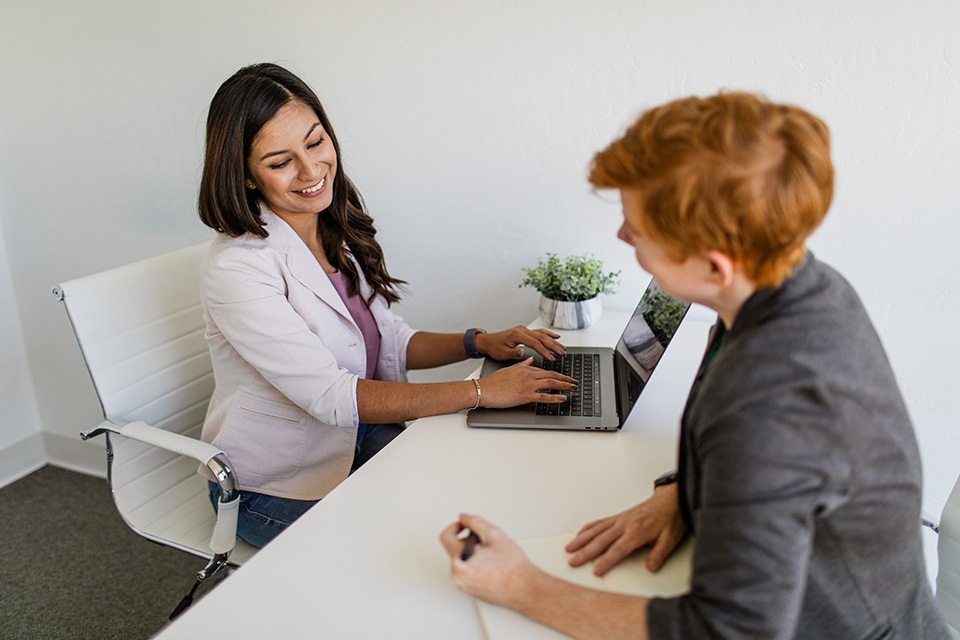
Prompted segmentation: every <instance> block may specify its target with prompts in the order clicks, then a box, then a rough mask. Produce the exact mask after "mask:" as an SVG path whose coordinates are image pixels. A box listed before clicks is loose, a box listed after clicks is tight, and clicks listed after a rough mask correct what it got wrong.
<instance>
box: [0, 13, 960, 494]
mask: <svg viewBox="0 0 960 640" xmlns="http://www.w3.org/2000/svg"><path fill="white" fill-rule="evenodd" d="M0 1H2V2H3V5H4V6H2V7H0V9H2V11H0V15H3V16H4V17H3V20H2V21H0V60H2V61H3V62H2V63H0V87H2V89H0V222H2V227H3V229H4V235H3V240H4V242H5V244H6V253H7V259H8V260H9V268H10V272H11V274H12V279H13V283H14V289H15V296H16V297H15V300H16V303H17V305H16V307H14V308H15V309H17V310H18V312H19V318H20V323H21V324H22V327H23V336H24V343H25V345H26V354H27V357H28V359H29V373H30V375H31V376H32V380H33V384H34V386H35V388H36V394H37V396H38V397H39V398H40V399H41V402H40V405H39V413H40V421H41V423H42V425H43V427H42V428H43V433H44V440H45V443H46V446H47V450H48V455H49V456H50V457H51V459H53V460H54V461H56V462H58V463H61V464H72V465H75V466H84V465H85V464H87V461H88V460H93V458H91V457H88V454H87V451H86V449H83V448H82V447H89V446H90V445H82V446H81V445H80V444H79V443H78V442H77V439H76V433H77V431H79V430H80V429H82V428H85V427H87V426H89V425H90V424H92V422H93V421H95V420H96V419H97V417H98V415H97V409H96V404H95V402H94V401H93V397H92V391H91V389H90V387H89V383H88V382H87V381H86V378H85V376H84V372H83V369H82V365H81V363H80V359H79V356H78V355H77V353H76V348H75V346H74V345H73V344H72V343H71V341H70V337H69V333H68V328H67V324H66V320H65V318H64V315H63V311H62V309H60V308H59V306H58V305H57V304H56V303H55V302H54V301H53V300H52V298H51V297H50V294H49V288H50V286H51V285H52V284H54V283H57V282H59V281H62V280H65V279H69V278H72V277H76V276H79V275H82V274H86V273H91V272H94V271H97V270H99V269H102V268H105V267H109V266H114V265H117V264H121V263H124V262H127V261H130V260H133V259H137V258H142V257H146V256H148V255H153V254H157V253H160V252H163V251H167V250H169V249H173V248H176V247H180V246H184V245H187V244H190V243H193V242H195V241H198V240H200V239H203V238H206V237H208V235H209V234H208V233H207V232H206V230H205V229H204V228H203V227H202V226H201V225H200V224H199V222H198V221H197V220H196V214H195V197H196V189H197V177H198V174H199V168H200V161H201V151H202V130H203V121H204V118H205V112H206V107H207V105H208V103H209V100H210V98H211V96H212V95H213V93H214V91H215V90H216V88H217V86H218V85H219V83H220V82H221V81H223V80H224V79H225V78H226V77H228V76H229V75H230V74H231V73H232V72H233V71H235V70H236V69H237V68H238V67H240V66H242V65H244V64H248V63H251V62H255V61H261V60H269V61H281V62H283V63H285V64H286V65H287V66H288V67H290V68H291V69H293V70H294V71H295V72H297V73H299V74H300V75H302V76H303V77H304V78H305V79H306V80H307V81H308V82H309V83H310V84H312V86H314V87H315V88H316V90H317V91H318V93H319V94H320V96H321V98H322V99H323V100H324V101H325V103H326V106H327V108H328V111H329V113H330V115H331V118H332V119H333V122H334V123H335V126H336V128H337V132H338V135H339V137H340V141H341V145H342V147H343V151H344V161H345V166H346V167H347V169H348V170H349V172H350V174H351V175H352V177H353V178H354V180H355V181H356V182H357V184H358V185H359V187H360V188H361V191H362V193H363V194H364V196H365V198H366V200H367V203H368V205H369V206H370V209H371V211H372V213H373V214H374V216H375V217H376V218H377V221H378V224H379V227H380V229H381V232H382V233H381V236H380V237H381V238H382V242H383V244H384V246H385V248H386V250H387V255H388V257H389V264H390V268H391V270H392V272H393V273H394V274H395V275H397V276H399V277H402V278H404V279H407V280H409V282H410V283H411V288H412V294H411V295H410V296H409V297H408V298H407V299H406V300H405V302H404V303H403V304H402V305H401V311H402V313H403V314H404V315H405V316H406V317H407V319H408V320H409V321H411V322H412V323H413V324H415V325H420V326H427V327H430V328H434V329H438V330H462V329H464V328H466V327H468V326H473V325H479V326H485V327H488V328H489V327H498V326H503V325H507V324H514V323H518V322H524V321H527V320H528V319H530V318H531V317H532V315H533V314H534V305H535V300H536V294H535V292H533V291H531V290H518V289H517V283H518V282H519V280H520V277H521V274H520V268H521V267H522V266H527V265H530V264H532V263H533V262H535V260H536V258H537V257H538V256H540V255H542V254H544V253H545V252H546V251H556V252H559V253H561V254H566V253H571V252H579V251H584V250H588V251H593V252H595V253H597V254H599V255H601V256H602V257H604V258H605V259H606V260H607V262H608V266H610V267H612V268H623V269H624V273H625V277H624V292H623V293H621V294H620V295H618V296H616V297H613V298H611V299H609V300H608V301H607V303H608V304H609V305H611V306H612V307H616V308H621V309H622V308H626V307H628V306H629V305H630V302H631V301H632V300H633V299H634V297H635V295H636V292H637V291H638V290H639V288H640V287H641V286H643V284H645V277H644V276H643V274H642V273H640V272H639V270H638V269H637V268H636V267H635V265H634V264H633V261H632V257H631V253H630V251H629V250H628V249H627V248H626V247H624V246H620V245H619V244H618V243H617V242H616V241H615V239H614V233H615V230H616V227H617V224H618V209H617V206H616V205H615V204H613V203H612V198H609V197H597V196H595V195H593V194H591V193H590V191H589V189H588V187H587V184H586V182H585V179H584V177H585V172H586V166H587V163H588V161H589V158H590V157H591V155H592V154H593V153H594V152H595V151H596V150H598V149H599V148H601V147H603V146H604V145H605V144H606V143H607V142H608V141H609V140H610V139H611V138H613V137H614V136H615V135H617V134H618V133H619V132H620V131H621V130H622V129H623V128H624V127H625V126H626V125H627V124H628V123H629V122H630V121H631V120H632V119H633V118H634V117H635V116H636V115H637V114H638V112H639V111H640V110H641V109H642V108H644V107H648V106H652V105H654V104H656V103H659V102H662V101H664V100H666V99H669V98H674V97H679V96H683V95H687V94H690V93H699V94H704V93H711V92H714V91H716V90H717V89H719V88H721V87H730V88H742V89H749V90H757V91H762V92H764V93H766V94H767V95H769V96H770V97H772V98H774V99H776V100H786V101H795V102H797V103H799V104H801V105H803V106H806V107H808V108H809V109H811V110H812V111H814V112H815V113H817V114H819V115H821V116H822V117H823V118H824V119H825V120H826V121H827V122H828V124H829V125H830V126H831V128H832V131H833V135H834V142H835V152H834V157H835V161H836V166H837V171H838V189H837V197H836V201H835V204H834V207H833V209H832V212H831V214H830V216H829V217H828V219H827V222H826V224H825V225H824V227H823V228H822V229H821V230H820V231H818V232H817V234H816V235H815V236H814V238H813V240H812V242H811V245H812V247H813V248H814V250H815V251H816V252H817V253H818V255H819V256H820V257H821V258H823V259H825V260H827V261H828V262H831V263H833V264H834V265H835V266H837V267H838V268H839V269H840V270H841V271H843V272H844V273H845V274H846V275H847V276H848V277H849V278H850V280H851V281H852V282H853V283H854V285H855V286H856V287H857V289H858V290H859V291H860V292H861V294H862V296H863V299H864V301H865V302H866V304H867V307H868V309H869V311H870V313H871V315H872V317H873V318H874V321H875V322H876V324H877V328H878V329H879V331H880V334H881V336H882V338H883V339H884V341H885V344H886V345H887V348H888V350H889V354H890V357H891V360H892V361H893V364H894V367H895V369H896V371H897V373H898V376H899V379H900V382H901V384H902V388H903V391H904V393H905V395H906V397H907V400H908V403H909V406H910V410H911V412H912V415H913V417H914V420H915V423H916V428H917V433H918V436H919V439H920V443H921V448H922V453H923V458H924V463H925V471H926V481H927V486H926V498H925V508H926V509H927V511H929V512H930V513H939V510H940V508H941V507H942V505H943V503H944V501H945V499H946V497H947V494H948V492H949V489H950V487H951V486H952V484H953V482H954V480H955V479H956V476H957V473H958V463H957V460H958V455H957V453H958V451H960V442H958V439H960V438H958V435H957V430H956V428H955V426H954V424H955V422H956V420H957V418H958V417H960V394H958V393H957V392H956V391H955V389H954V383H955V381H956V378H957V376H956V375H955V373H954V371H955V367H956V364H955V363H957V362H960V336H958V332H957V331H956V329H955V323H956V319H957V317H958V315H960V314H958V313H957V311H958V304H960V302H958V300H960V297H958V295H957V294H958V286H960V277H958V276H960V259H958V257H957V251H956V249H955V248H954V246H953V245H954V239H955V238H957V237H958V235H960V216H958V215H957V213H958V209H960V206H958V205H960V193H958V189H957V187H956V176H957V175H958V171H960V108H958V107H960V71H958V67H960V45H958V41H960V40H958V38H957V37H956V34H957V33H958V32H960V4H958V3H956V2H955V1H954V0H925V1H924V2H920V3H909V6H908V4H907V3H904V2H889V1H887V2H876V1H867V0H849V1H847V2H836V1H835V0H783V1H780V2H768V1H761V0H757V1H754V0H727V1H726V2H722V3H720V2H714V3H708V2H702V1H697V0H675V1H673V2H637V1H636V0H631V1H617V0H597V1H595V2H591V3H585V2H581V1H577V2H572V1H568V0H526V1H524V0H513V1H507V0H501V1H491V2H474V3H466V2H445V1H440V0H434V1H427V0H422V1H408V2H388V1H386V0H352V1H351V2H335V1H332V0H309V1H304V2H299V1H293V0H278V1H277V2H273V3H269V4H265V3H262V2H253V1H251V0H231V1H229V2H227V1H226V0H207V1H205V2H195V1H191V2H185V1H184V0H170V1H168V2H163V3H145V2H129V1H126V0H124V1H120V0H113V1H111V0H90V1H88V2H83V3H77V2H68V1H66V0H36V1H34V2H30V3H25V2H13V0H0ZM0 257H2V254H0ZM0 263H2V261H0ZM4 299H9V298H8V297H6V296H4ZM9 308H10V307H5V311H4V314H9V313H10V311H7V310H6V309H9ZM0 322H2V325H0V328H7V327H8V326H13V324H14V323H13V322H12V321H11V320H8V319H6V315H5V316H4V318H3V319H2V320H0ZM13 340H14V342H16V338H15V337H14V338H13ZM14 362H17V363H22V358H19V359H18V358H16V357H15V358H14ZM15 366H16V370H17V372H18V374H20V375H26V374H27V371H28V367H27V366H26V364H17V365H15ZM458 372H459V370H457V371H454V372H448V373H449V374H450V375H454V374H456V373H458ZM17 379H19V378H17ZM4 393H5V394H6V393H7V392H6V391H5V392H4ZM13 395H17V393H11V394H10V395H9V396H5V397H11V396H13ZM27 407H28V411H27V412H28V413H29V404H28V405H27ZM11 420H12V418H11V416H10V415H8V414H7V412H4V413H3V414H2V415H0V421H2V422H0V425H2V428H3V432H4V433H6V432H7V431H8V429H10V428H11V427H9V426H8V422H11ZM3 442H4V441H0V446H3V445H2V443H3ZM97 446H98V447H99V445H97ZM91 464H94V463H91Z"/></svg>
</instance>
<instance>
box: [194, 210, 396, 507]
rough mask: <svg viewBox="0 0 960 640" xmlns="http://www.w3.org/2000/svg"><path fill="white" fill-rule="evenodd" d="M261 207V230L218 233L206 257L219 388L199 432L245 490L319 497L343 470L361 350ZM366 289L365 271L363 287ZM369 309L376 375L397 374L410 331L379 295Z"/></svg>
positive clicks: (333, 302)
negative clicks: (375, 335) (376, 344)
mask: <svg viewBox="0 0 960 640" xmlns="http://www.w3.org/2000/svg"><path fill="white" fill-rule="evenodd" d="M261 215H262V217H263V220H264V222H265V223H266V230H267V232H268V233H269V236H268V237H267V238H258V237H256V236H254V235H252V234H245V235H243V236H240V237H238V238H231V237H229V236H227V235H224V234H220V235H219V236H217V238H216V239H215V240H214V241H213V243H212V245H211V247H210V250H209V252H208V254H207V257H206V259H205V261H204V264H203V268H202V275H201V296H202V304H203V313H204V318H205V320H206V338H207V343H208V344H209V346H210V355H211V358H212V360H213V373H214V379H215V382H216V387H215V389H214V392H213V397H212V398H211V400H210V406H209V408H208V409H207V417H206V420H205V421H204V425H203V434H202V439H203V440H204V441H206V442H209V443H211V444H213V445H214V446H216V447H219V448H220V449H222V450H223V451H224V452H226V454H227V457H228V458H229V459H230V462H231V464H232V465H233V467H234V470H235V471H236V474H237V481H238V484H239V486H240V489H241V490H243V489H246V490H249V491H256V492H257V493H265V494H268V495H274V496H280V497H284V498H293V499H297V500H317V499H320V498H322V497H324V496H325V495H327V493H329V492H330V491H331V490H332V489H333V488H334V487H335V486H337V485H338V484H339V483H340V482H342V481H343V480H344V479H345V478H346V477H347V476H348V475H349V473H350V466H351V464H352V462H353V455H354V449H355V445H356V437H357V426H358V417H357V380H358V379H359V378H360V377H362V376H363V375H364V372H365V371H366V366H367V362H366V360H367V355H366V348H365V346H364V341H363V335H362V334H361V333H360V328H359V327H358V326H357V324H356V323H355V322H354V320H353V318H352V317H351V316H350V312H349V311H348V310H347V307H346V305H344V303H343V300H342V299H341V298H340V295H339V294H338V293H337V290H336V289H335V288H334V287H333V284H332V283H331V282H330V279H329V278H328V277H327V274H326V273H324V271H323V269H322V268H321V267H320V265H319V263H318V262H317V260H316V258H314V256H313V254H312V253H311V252H310V250H309V249H308V248H307V246H306V245H305V244H304V243H303V241H302V240H301V239H300V237H299V236H297V234H296V233H295V232H294V231H293V229H292V228H290V226H289V225H288V224H287V223H286V222H284V221H283V220H281V219H280V218H279V217H277V216H276V214H274V213H273V212H272V211H270V210H269V209H267V208H266V207H263V208H262V209H261ZM370 293H371V289H370V286H369V285H368V284H367V283H366V281H363V282H362V286H361V295H362V296H363V297H364V299H366V298H367V297H368V296H369V295H370ZM370 310H371V312H372V313H373V317H374V319H375V320H376V322H377V326H378V328H379V329H380V339H381V341H380V355H379V358H378V360H377V367H376V374H375V377H376V379H378V380H385V381H392V382H396V381H400V380H402V379H403V374H404V373H405V372H406V353H407V345H408V344H409V342H410V338H411V336H412V335H413V334H414V331H413V330H412V329H411V328H410V327H408V326H407V325H406V323H404V322H403V320H402V319H401V318H400V317H398V316H396V315H394V314H393V313H392V312H391V311H390V310H389V309H388V308H387V305H386V303H385V302H384V301H383V300H382V299H381V298H379V297H377V298H375V299H374V301H373V302H372V304H371V305H370ZM201 471H205V468H204V469H202V470H201ZM204 475H206V476H207V477H208V478H210V479H212V477H211V476H209V474H208V473H204Z"/></svg>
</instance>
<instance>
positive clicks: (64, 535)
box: [0, 466, 226, 640]
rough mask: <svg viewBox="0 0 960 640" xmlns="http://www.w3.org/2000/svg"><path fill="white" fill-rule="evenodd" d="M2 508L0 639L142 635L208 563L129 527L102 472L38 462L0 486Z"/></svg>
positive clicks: (156, 625) (160, 621)
mask: <svg viewBox="0 0 960 640" xmlns="http://www.w3.org/2000/svg"><path fill="white" fill-rule="evenodd" d="M0 514H2V516H0V638H3V639H4V640H19V639H21V638H22V639H30V640H36V639H47V638H50V639H60V638H70V639H74V638H91V639H94V638H95V639H97V640H112V639H117V640H137V639H140V638H149V637H151V636H152V635H154V634H155V633H157V632H158V631H159V630H160V629H161V627H163V625H164V624H165V623H166V622H167V616H169V615H170V612H171V611H172V610H173V608H174V607H175V606H176V604H177V603H178V602H179V601H180V598H182V597H183V596H184V595H186V593H187V591H188V590H189V589H190V587H191V586H192V585H193V581H194V577H195V575H196V573H197V571H199V570H200V569H201V568H203V566H204V564H205V561H204V560H203V558H198V557H195V556H192V555H189V554H186V553H183V552H180V551H177V550H174V549H169V548H167V547H162V546H160V545H157V544H153V543H151V542H148V541H147V540H144V539H143V538H141V537H140V536H138V535H137V534H135V533H133V532H132V531H131V530H130V529H129V528H127V526H126V525H125V524H124V523H123V521H122V520H121V519H120V516H119V515H118V514H117V511H116V508H115V507H114V505H113V500H112V499H111V497H110V492H109V489H108V488H107V483H106V482H105V481H104V480H103V479H102V478H93V477H90V476H86V475H83V474H79V473H74V472H72V471H65V470H63V469H59V468H56V467H51V466H47V467H43V468H42V469H40V470H38V471H36V472H34V473H32V474H30V475H28V476H26V477H25V478H22V479H20V480H18V481H16V482H14V483H12V484H9V485H7V486H6V487H3V488H2V489H0ZM225 575H226V573H225V572H222V574H221V576H216V577H215V578H214V579H213V584H210V585H206V584H205V585H204V586H202V587H201V588H200V591H199V592H198V594H197V596H198V597H200V596H202V595H203V594H204V593H206V592H207V591H209V589H210V588H212V587H213V586H215V582H216V581H217V580H218V579H222V576H225Z"/></svg>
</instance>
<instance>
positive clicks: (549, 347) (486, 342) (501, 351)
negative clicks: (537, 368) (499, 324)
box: [476, 326, 565, 362]
mask: <svg viewBox="0 0 960 640" xmlns="http://www.w3.org/2000/svg"><path fill="white" fill-rule="evenodd" d="M559 337H560V335H559V334H556V333H554V332H552V331H548V330H546V329H528V328H527V327H523V326H517V327H514V328H512V329H506V330H504V331H497V332H495V333H477V335H476V342H477V349H479V351H480V353H483V354H486V355H488V356H490V357H491V358H493V359H494V360H519V359H520V358H522V357H523V349H521V348H520V345H525V346H527V347H530V348H531V349H533V350H534V351H536V352H537V353H539V354H540V355H541V356H543V357H544V358H546V359H547V360H549V361H551V362H552V361H553V360H554V354H561V355H562V354H563V353H565V350H564V348H563V345H562V344H560V343H559V342H557V338H559Z"/></svg>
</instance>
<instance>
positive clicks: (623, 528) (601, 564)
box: [566, 484, 686, 576]
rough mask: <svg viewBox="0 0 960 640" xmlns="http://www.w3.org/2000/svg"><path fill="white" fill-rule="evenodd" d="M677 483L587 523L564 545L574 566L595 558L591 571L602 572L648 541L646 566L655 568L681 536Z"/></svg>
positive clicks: (682, 533) (598, 573) (682, 527)
mask: <svg viewBox="0 0 960 640" xmlns="http://www.w3.org/2000/svg"><path fill="white" fill-rule="evenodd" d="M685 532H686V527H685V526H684V524H683V519H682V518H681V517H680V507H679V502H678V496H677V485H676V484H668V485H665V486H662V487H658V488H657V489H655V490H654V492H653V495H652V496H650V498H648V499H647V500H645V501H644V502H641V503H640V504H638V505H636V506H634V507H631V508H630V509H627V510H626V511H623V512H621V513H618V514H617V515H615V516H610V517H608V518H602V519H600V520H595V521H593V522H590V523H587V524H586V525H584V526H583V528H582V529H580V532H579V533H578V534H577V537H575V538H574V539H573V540H572V541H571V542H570V544H568V545H567V547H566V549H567V551H568V552H570V553H573V554H574V555H573V556H572V557H571V558H570V564H571V566H574V567H579V566H580V565H583V564H586V563H587V562H590V561H591V560H596V562H595V564H594V567H593V573H594V574H595V575H598V576H602V575H603V574H605V573H606V572H607V571H609V570H610V569H611V568H613V566H614V565H616V564H617V563H618V562H620V561H621V560H623V559H624V558H626V557H627V556H628V555H630V554H631V553H633V552H634V551H636V550H637V549H639V548H641V547H643V546H646V545H650V546H651V549H650V553H649V554H648V555H647V569H649V570H650V571H656V570H658V569H659V568H660V567H661V566H662V565H663V562H664V561H665V560H666V559H667V557H668V556H669V555H670V553H671V552H672V551H673V550H674V548H676V546H677V545H678V544H679V543H680V540H682V539H683V536H684V533H685Z"/></svg>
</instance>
